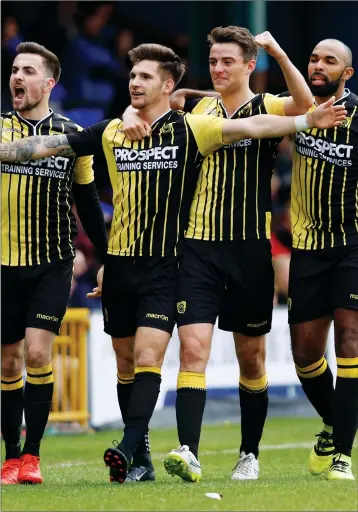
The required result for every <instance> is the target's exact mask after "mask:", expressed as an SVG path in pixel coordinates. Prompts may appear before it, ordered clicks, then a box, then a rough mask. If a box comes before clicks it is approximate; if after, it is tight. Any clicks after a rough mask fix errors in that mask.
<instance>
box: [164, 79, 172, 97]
mask: <svg viewBox="0 0 358 512" xmlns="http://www.w3.org/2000/svg"><path fill="white" fill-rule="evenodd" d="M174 87H175V83H174V80H173V79H172V78H169V79H168V80H166V81H165V82H164V87H163V92H165V93H166V94H168V95H169V94H171V93H172V92H173V89H174Z"/></svg>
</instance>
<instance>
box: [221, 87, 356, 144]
mask: <svg viewBox="0 0 358 512" xmlns="http://www.w3.org/2000/svg"><path fill="white" fill-rule="evenodd" d="M334 101H335V97H334V96H332V98H330V99H329V100H328V101H326V102H325V103H322V104H321V105H320V106H319V107H317V108H316V109H315V110H313V111H312V112H309V113H307V114H305V115H303V116H296V117H281V116H273V115H267V114H264V115H259V116H253V117H249V118H247V119H232V120H225V122H224V125H223V142H224V143H225V144H228V143H231V142H235V141H237V140H240V139H246V138H252V139H265V138H275V137H282V136H283V135H289V134H290V133H294V132H299V131H304V130H308V129H310V128H323V129H325V128H332V127H334V126H339V125H340V124H341V122H342V121H343V119H344V118H345V116H346V115H347V111H346V110H345V107H344V105H334V106H333V103H334Z"/></svg>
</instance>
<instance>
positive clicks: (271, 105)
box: [264, 94, 286, 116]
mask: <svg viewBox="0 0 358 512" xmlns="http://www.w3.org/2000/svg"><path fill="white" fill-rule="evenodd" d="M285 101H286V99H285V98H278V97H277V96H274V95H273V94H265V97H264V105H265V109H266V112H267V113H268V114H274V115H276V116H284V115H285Z"/></svg>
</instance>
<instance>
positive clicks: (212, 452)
mask: <svg viewBox="0 0 358 512" xmlns="http://www.w3.org/2000/svg"><path fill="white" fill-rule="evenodd" d="M312 446H313V443H312V442H311V443H309V442H307V441H306V442H303V443H284V444H263V445H261V446H260V451H267V450H291V449H295V448H312ZM219 453H237V454H239V450H238V448H235V449H233V448H230V449H226V450H207V451H203V452H200V458H201V457H205V456H208V455H217V454H219ZM166 455H167V452H166V453H158V452H154V453H152V458H153V459H162V458H163V457H165V456H166ZM94 464H98V465H100V464H103V461H101V460H91V461H84V460H80V461H77V462H71V461H67V462H59V463H57V464H47V465H46V466H45V467H46V468H48V469H56V468H74V467H78V466H89V465H94Z"/></svg>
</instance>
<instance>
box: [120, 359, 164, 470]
mask: <svg viewBox="0 0 358 512" xmlns="http://www.w3.org/2000/svg"><path fill="white" fill-rule="evenodd" d="M161 380H162V379H161V376H160V368H157V367H145V368H144V367H139V368H136V369H135V380H134V385H133V390H132V393H131V397H130V400H129V406H128V413H127V421H126V426H125V428H124V436H123V439H122V441H121V443H120V449H121V450H122V451H123V452H124V453H125V454H126V455H127V457H128V459H130V460H131V459H132V457H133V453H134V452H135V450H136V448H137V446H138V445H139V443H140V442H141V441H142V440H143V437H144V436H145V434H146V433H147V432H148V427H149V422H150V419H151V417H152V415H153V412H154V409H155V405H156V403H157V400H158V396H159V391H160V383H161Z"/></svg>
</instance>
